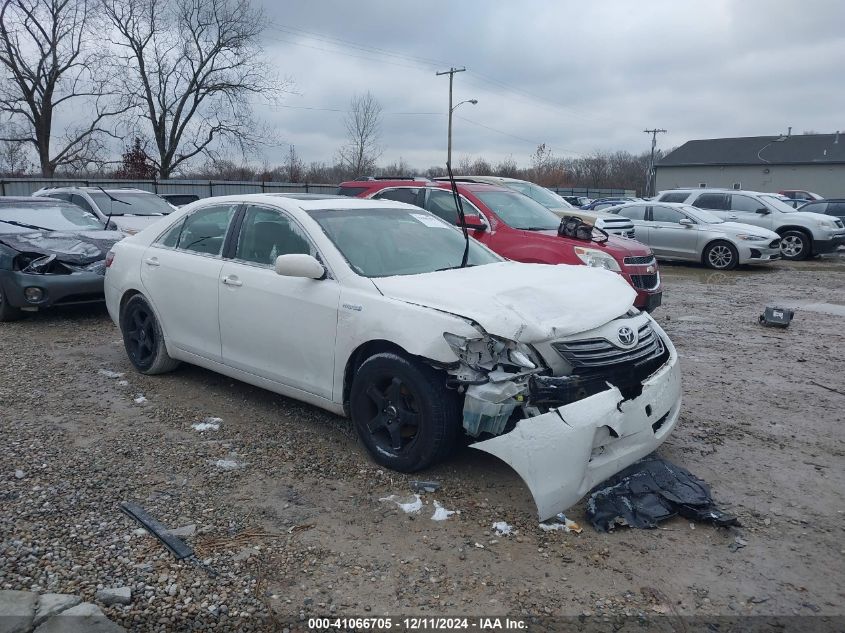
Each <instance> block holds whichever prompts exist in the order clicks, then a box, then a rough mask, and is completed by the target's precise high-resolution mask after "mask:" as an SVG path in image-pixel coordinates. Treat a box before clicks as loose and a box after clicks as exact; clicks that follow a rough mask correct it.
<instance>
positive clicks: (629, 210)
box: [616, 205, 646, 220]
mask: <svg viewBox="0 0 845 633" xmlns="http://www.w3.org/2000/svg"><path fill="white" fill-rule="evenodd" d="M645 210H646V207H644V206H640V205H631V206H630V207H622V208H621V209H619V210H618V211H617V212H616V214H617V215H621V216H622V217H625V218H629V219H631V220H645Z"/></svg>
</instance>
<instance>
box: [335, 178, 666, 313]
mask: <svg viewBox="0 0 845 633" xmlns="http://www.w3.org/2000/svg"><path fill="white" fill-rule="evenodd" d="M457 187H458V193H459V194H460V196H461V199H462V205H463V209H464V215H465V217H466V224H467V228H469V233H470V235H471V236H472V237H474V238H475V239H476V240H478V241H479V242H481V243H482V244H484V245H485V246H487V247H488V248H490V249H491V250H493V251H495V252H496V253H498V254H499V255H502V256H503V257H507V258H508V259H512V260H515V261H518V262H529V263H537V264H582V265H587V266H596V267H602V268H606V269H608V270H612V271H615V272H618V273H619V274H620V275H622V276H623V277H624V278H625V280H626V281H627V282H628V283H629V284H631V286H632V287H633V288H634V289H635V290H636V291H637V299H636V302H635V303H634V305H636V306H637V307H638V308H640V309H641V310H647V311H649V312H650V311H651V310H653V309H654V308H656V307H657V306H659V305H660V302H661V298H662V296H663V288H662V286H661V284H660V274H659V273H658V270H657V261H656V260H655V258H654V254H653V253H652V252H651V250H650V249H649V248H648V246H645V245H643V244H640V243H639V242H636V241H634V240H629V239H626V238H623V237H617V236H615V235H611V236H609V238H608V239H607V241H606V242H595V241H593V242H588V241H585V240H578V239H574V238H568V237H561V236H559V235H558V233H557V229H558V226H559V225H560V218H558V217H557V216H556V215H555V214H554V213H552V212H551V211H549V210H548V209H547V208H546V207H544V206H543V205H541V204H539V203H537V202H535V201H534V200H532V199H531V198H529V197H527V196H524V195H522V194H521V193H518V192H516V191H513V190H511V189H506V188H504V187H500V186H498V185H489V184H481V183H457ZM337 193H338V194H340V195H346V196H355V197H358V198H378V199H386V200H396V201H398V202H406V203H408V204H413V205H416V206H418V207H422V208H423V209H426V210H428V211H430V212H431V213H433V214H434V215H436V216H439V217H441V218H443V219H444V220H446V221H448V222H452V223H453V224H458V213H457V209H456V207H455V200H454V197H453V195H452V190H451V184H449V183H448V182H434V181H430V180H379V179H372V180H354V181H349V182H344V183H341V184H340V186H339V187H338V191H337Z"/></svg>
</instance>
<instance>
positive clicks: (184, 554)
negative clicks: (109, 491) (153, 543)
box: [120, 501, 194, 560]
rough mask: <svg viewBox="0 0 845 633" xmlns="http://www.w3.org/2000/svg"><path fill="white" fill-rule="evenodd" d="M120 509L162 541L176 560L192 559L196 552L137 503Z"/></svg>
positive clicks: (128, 503) (127, 502)
mask: <svg viewBox="0 0 845 633" xmlns="http://www.w3.org/2000/svg"><path fill="white" fill-rule="evenodd" d="M120 509H121V510H123V512H124V513H126V514H127V515H129V516H130V517H132V518H133V519H135V520H136V521H137V522H138V523H140V524H141V526H142V527H143V528H144V529H145V530H147V532H149V533H150V534H152V535H153V536H155V537H156V538H157V539H158V540H159V541H161V542H162V543H163V544H164V546H165V547H166V548H167V549H169V550H170V551H171V553H172V554H173V555H174V556H175V557H176V560H182V559H183V558H190V557H192V556H193V555H194V550H192V549H191V547H190V546H189V545H188V544H187V543H185V541H183V540H182V539H180V538H179V537H178V536H174V535H173V534H171V533H170V531H169V530H168V529H167V527H165V526H164V525H162V524H161V523H159V522H158V521H157V520H156V519H154V518H153V517H152V516H150V515H149V514H148V513H147V511H146V510H144V508H142V507H141V506H139V505H138V504H137V503H131V502H129V501H124V502H123V503H121V504H120Z"/></svg>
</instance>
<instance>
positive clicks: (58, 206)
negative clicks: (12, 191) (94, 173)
mask: <svg viewBox="0 0 845 633" xmlns="http://www.w3.org/2000/svg"><path fill="white" fill-rule="evenodd" d="M0 220H2V221H3V223H2V224H0V230H2V229H3V228H8V227H9V226H21V225H24V226H22V228H36V229H47V230H50V231H89V230H96V229H102V228H103V223H102V222H100V221H99V220H98V219H97V217H96V216H95V215H94V214H93V213H89V212H88V211H85V210H83V209H80V208H79V207H77V206H75V205H72V204H67V203H65V202H58V201H57V202H55V203H54V204H49V203H44V202H16V203H14V204H13V205H12V204H8V203H0ZM9 222H14V223H15V224H11V225H10V224H9Z"/></svg>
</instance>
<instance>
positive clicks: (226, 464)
mask: <svg viewBox="0 0 845 633" xmlns="http://www.w3.org/2000/svg"><path fill="white" fill-rule="evenodd" d="M214 465H215V466H216V467H217V468H219V469H220V470H239V469H241V468H243V467H244V465H243V463H241V462H238V461H235V460H234V459H218V460H217V461H216V462H214Z"/></svg>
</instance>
